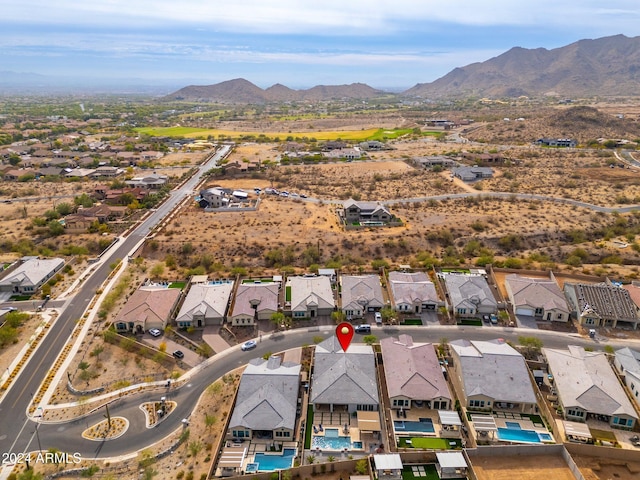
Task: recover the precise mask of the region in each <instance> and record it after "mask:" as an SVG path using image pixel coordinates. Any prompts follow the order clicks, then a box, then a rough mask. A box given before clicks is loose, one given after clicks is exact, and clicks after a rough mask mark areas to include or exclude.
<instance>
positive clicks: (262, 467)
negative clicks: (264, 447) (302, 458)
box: [247, 448, 296, 472]
mask: <svg viewBox="0 0 640 480" xmlns="http://www.w3.org/2000/svg"><path fill="white" fill-rule="evenodd" d="M295 456H296V449H295V448H285V449H284V450H283V451H282V454H281V455H275V454H266V453H256V454H255V455H254V456H253V464H256V465H257V467H253V468H252V471H253V472H255V471H259V472H273V471H274V470H285V469H287V468H291V467H292V466H293V459H294V458H295ZM249 465H251V464H249ZM249 465H247V467H249ZM254 469H255V470H254ZM247 471H248V470H247Z"/></svg>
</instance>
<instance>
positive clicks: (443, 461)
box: [436, 452, 468, 469]
mask: <svg viewBox="0 0 640 480" xmlns="http://www.w3.org/2000/svg"><path fill="white" fill-rule="evenodd" d="M436 458H437V459H438V463H439V464H440V468H446V469H454V468H467V467H468V465H467V461H466V460H465V459H464V455H462V452H436Z"/></svg>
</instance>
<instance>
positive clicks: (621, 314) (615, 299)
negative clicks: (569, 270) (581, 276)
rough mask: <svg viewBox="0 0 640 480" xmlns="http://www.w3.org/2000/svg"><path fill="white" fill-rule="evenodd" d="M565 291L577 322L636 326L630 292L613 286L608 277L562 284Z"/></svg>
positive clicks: (638, 318) (639, 314) (639, 318)
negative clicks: (602, 279) (599, 279)
mask: <svg viewBox="0 0 640 480" xmlns="http://www.w3.org/2000/svg"><path fill="white" fill-rule="evenodd" d="M564 293H565V296H566V298H567V300H568V303H569V305H570V306H571V308H572V310H573V311H575V312H576V315H577V318H578V322H579V323H580V324H581V325H584V326H586V327H587V328H589V327H611V328H616V327H617V326H618V324H620V323H622V324H623V325H624V326H628V327H631V328H633V329H634V330H635V329H636V328H638V322H639V321H640V311H639V310H638V306H637V305H636V304H635V303H633V300H631V296H630V295H629V291H628V290H625V289H624V288H622V287H620V286H618V285H614V284H613V283H611V281H610V280H609V279H607V280H606V281H604V282H602V283H596V284H592V285H590V284H583V283H565V284H564Z"/></svg>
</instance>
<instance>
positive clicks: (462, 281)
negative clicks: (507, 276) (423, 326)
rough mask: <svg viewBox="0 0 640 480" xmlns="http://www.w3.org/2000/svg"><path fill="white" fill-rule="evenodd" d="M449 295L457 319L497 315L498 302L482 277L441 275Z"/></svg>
mask: <svg viewBox="0 0 640 480" xmlns="http://www.w3.org/2000/svg"><path fill="white" fill-rule="evenodd" d="M441 275H442V277H443V278H444V283H445V286H446V288H447V292H448V294H449V302H450V304H451V308H452V310H453V313H454V314H455V315H456V316H458V317H475V316H477V315H480V314H491V313H497V311H498V302H497V301H496V299H495V297H494V296H493V292H492V291H491V287H490V286H489V284H488V283H487V279H486V278H485V277H484V275H474V274H465V273H446V274H441Z"/></svg>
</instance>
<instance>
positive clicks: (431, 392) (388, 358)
mask: <svg viewBox="0 0 640 480" xmlns="http://www.w3.org/2000/svg"><path fill="white" fill-rule="evenodd" d="M380 347H381V349H382V358H383V360H384V375H385V379H386V381H387V390H388V392H389V398H394V397H399V396H403V397H407V398H409V399H412V400H430V399H432V398H438V397H443V398H448V399H451V398H452V397H451V392H449V387H448V386H447V381H446V380H445V378H444V375H443V374H442V367H441V366H440V363H439V362H438V357H437V356H436V351H435V348H434V347H433V344H431V343H423V344H417V345H416V344H414V343H413V339H412V338H411V336H409V335H399V336H398V338H397V339H396V338H393V337H388V338H384V339H382V340H381V341H380Z"/></svg>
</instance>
